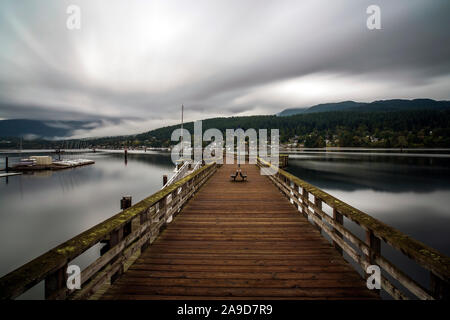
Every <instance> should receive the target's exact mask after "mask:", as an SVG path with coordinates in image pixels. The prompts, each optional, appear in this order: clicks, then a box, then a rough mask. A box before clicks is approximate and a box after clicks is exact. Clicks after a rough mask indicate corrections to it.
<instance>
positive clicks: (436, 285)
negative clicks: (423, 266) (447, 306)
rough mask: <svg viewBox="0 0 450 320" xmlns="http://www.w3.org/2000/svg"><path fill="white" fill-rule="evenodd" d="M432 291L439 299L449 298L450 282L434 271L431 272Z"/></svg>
mask: <svg viewBox="0 0 450 320" xmlns="http://www.w3.org/2000/svg"><path fill="white" fill-rule="evenodd" d="M430 291H431V292H430V293H431V295H432V296H433V298H435V299H437V300H449V298H450V294H449V293H450V287H449V284H448V283H446V282H445V281H444V280H442V279H441V278H439V277H438V276H437V275H435V274H434V273H433V272H430Z"/></svg>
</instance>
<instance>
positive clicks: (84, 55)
mask: <svg viewBox="0 0 450 320" xmlns="http://www.w3.org/2000/svg"><path fill="white" fill-rule="evenodd" d="M70 4H76V5H78V6H79V7H80V8H81V29H80V30H69V29H67V27H66V20H67V18H68V14H67V13H66V9H67V6H68V5H70ZM371 4H376V5H378V6H379V7H380V8H381V27H382V29H381V30H368V29H367V27H366V19H367V17H368V14H367V13H366V8H367V7H368V6H369V5H371ZM449 30H450V1H448V0H442V1H437V0H420V1H418V0H396V1H392V0H391V1H381V0H371V1H361V0H348V1H318V0H311V1H301V0H296V1H283V0H276V1H267V0H264V1H263V0H254V1H253V0H236V1H235V0H223V1H222V0H180V1H171V0H161V1H150V0H149V1H144V0H142V1H138V0H135V1H132V0H115V1H114V0H104V1H100V0H86V1H80V0H70V1H63V0H46V1H42V0H36V1H17V0H11V1H8V0H2V1H1V3H0V44H1V50H0V118H6V119H8V118H28V119H61V120H68V119H74V120H77V119H103V120H106V121H105V122H104V125H103V126H102V127H100V128H95V129H89V130H85V131H80V132H77V135H78V136H80V137H81V136H92V135H117V134H126V133H137V132H142V131H147V130H149V129H153V128H157V127H161V126H164V125H171V124H175V123H178V122H179V118H180V106H181V104H182V103H183V104H184V105H185V111H186V112H185V116H186V119H187V120H197V119H205V118H210V117H214V116H231V115H254V114H274V113H277V112H280V111H281V110H283V109H285V108H291V107H307V106H311V105H314V104H318V103H324V102H337V101H343V100H355V101H373V100H380V99H391V98H433V99H440V100H448V99H449V98H450V97H449V96H450V90H449V89H450V59H449V57H450V36H449ZM118 119H120V122H117V120H118Z"/></svg>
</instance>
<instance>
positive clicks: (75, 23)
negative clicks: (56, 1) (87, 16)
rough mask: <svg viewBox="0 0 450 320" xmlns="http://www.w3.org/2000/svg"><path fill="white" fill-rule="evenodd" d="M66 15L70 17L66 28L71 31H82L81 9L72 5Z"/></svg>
mask: <svg viewBox="0 0 450 320" xmlns="http://www.w3.org/2000/svg"><path fill="white" fill-rule="evenodd" d="M66 13H67V14H68V15H69V16H68V17H67V20H66V27H67V29H69V30H80V29H81V8H80V7H79V6H77V5H74V4H71V5H69V6H68V7H67V9H66Z"/></svg>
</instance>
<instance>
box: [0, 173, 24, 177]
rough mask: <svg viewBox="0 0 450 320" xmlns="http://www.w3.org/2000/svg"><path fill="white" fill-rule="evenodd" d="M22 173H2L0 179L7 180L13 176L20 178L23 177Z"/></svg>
mask: <svg viewBox="0 0 450 320" xmlns="http://www.w3.org/2000/svg"><path fill="white" fill-rule="evenodd" d="M21 174H22V173H21V172H8V173H0V178H6V177H11V176H19V175H21Z"/></svg>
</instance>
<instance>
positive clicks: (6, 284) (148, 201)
mask: <svg viewBox="0 0 450 320" xmlns="http://www.w3.org/2000/svg"><path fill="white" fill-rule="evenodd" d="M214 165H215V163H211V164H208V165H205V166H204V167H202V168H200V169H198V170H197V171H195V172H193V173H191V174H190V175H188V176H186V177H184V178H183V179H181V180H179V181H177V182H175V183H173V184H171V185H170V186H167V187H166V188H164V189H162V190H160V191H158V192H156V193H154V194H152V195H151V196H149V197H147V198H145V199H143V200H142V201H140V202H138V203H136V204H135V205H133V206H131V207H130V208H128V209H126V210H123V211H121V212H119V213H118V214H116V215H114V216H113V217H111V218H109V219H107V220H105V221H103V222H101V223H99V224H97V225H96V226H94V227H92V228H90V229H88V230H87V231H85V232H83V233H81V234H79V235H77V236H75V237H74V238H72V239H70V240H68V241H66V242H64V243H62V244H61V245H59V246H57V247H56V248H53V249H51V250H50V251H48V252H46V253H44V254H43V255H41V256H39V257H37V258H36V259H34V260H32V261H30V262H28V263H27V264H25V265H23V266H21V267H20V268H18V269H16V270H14V271H12V272H10V273H9V274H7V275H6V276H4V277H2V278H0V299H10V298H14V297H17V296H18V295H20V294H21V293H23V292H25V291H26V290H28V289H30V288H31V287H33V286H34V285H36V284H37V283H39V282H40V281H42V280H43V279H45V278H46V277H47V276H48V275H49V274H51V273H53V272H55V271H57V270H58V269H60V268H62V267H63V266H65V265H66V264H68V263H69V262H70V261H71V260H73V259H74V258H76V257H78V256H79V255H80V254H82V253H83V252H85V251H86V250H88V249H89V248H91V247H92V246H94V245H95V244H97V243H98V242H100V241H101V240H103V239H105V238H106V237H107V236H108V235H109V234H111V233H112V232H113V231H115V230H117V229H119V228H120V227H122V226H124V225H125V224H126V223H128V222H130V221H131V220H132V219H133V218H135V217H137V216H138V215H139V214H140V213H142V212H144V211H145V210H147V209H148V208H150V207H151V206H153V205H155V204H156V203H157V202H159V201H160V200H162V199H164V198H165V197H166V196H167V195H169V194H170V193H172V192H173V191H175V190H176V189H178V188H179V187H181V186H182V185H184V184H185V183H186V182H188V181H190V180H192V179H193V178H195V177H196V176H198V175H200V174H201V173H202V172H204V171H205V170H208V169H209V168H211V167H212V166H214Z"/></svg>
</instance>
